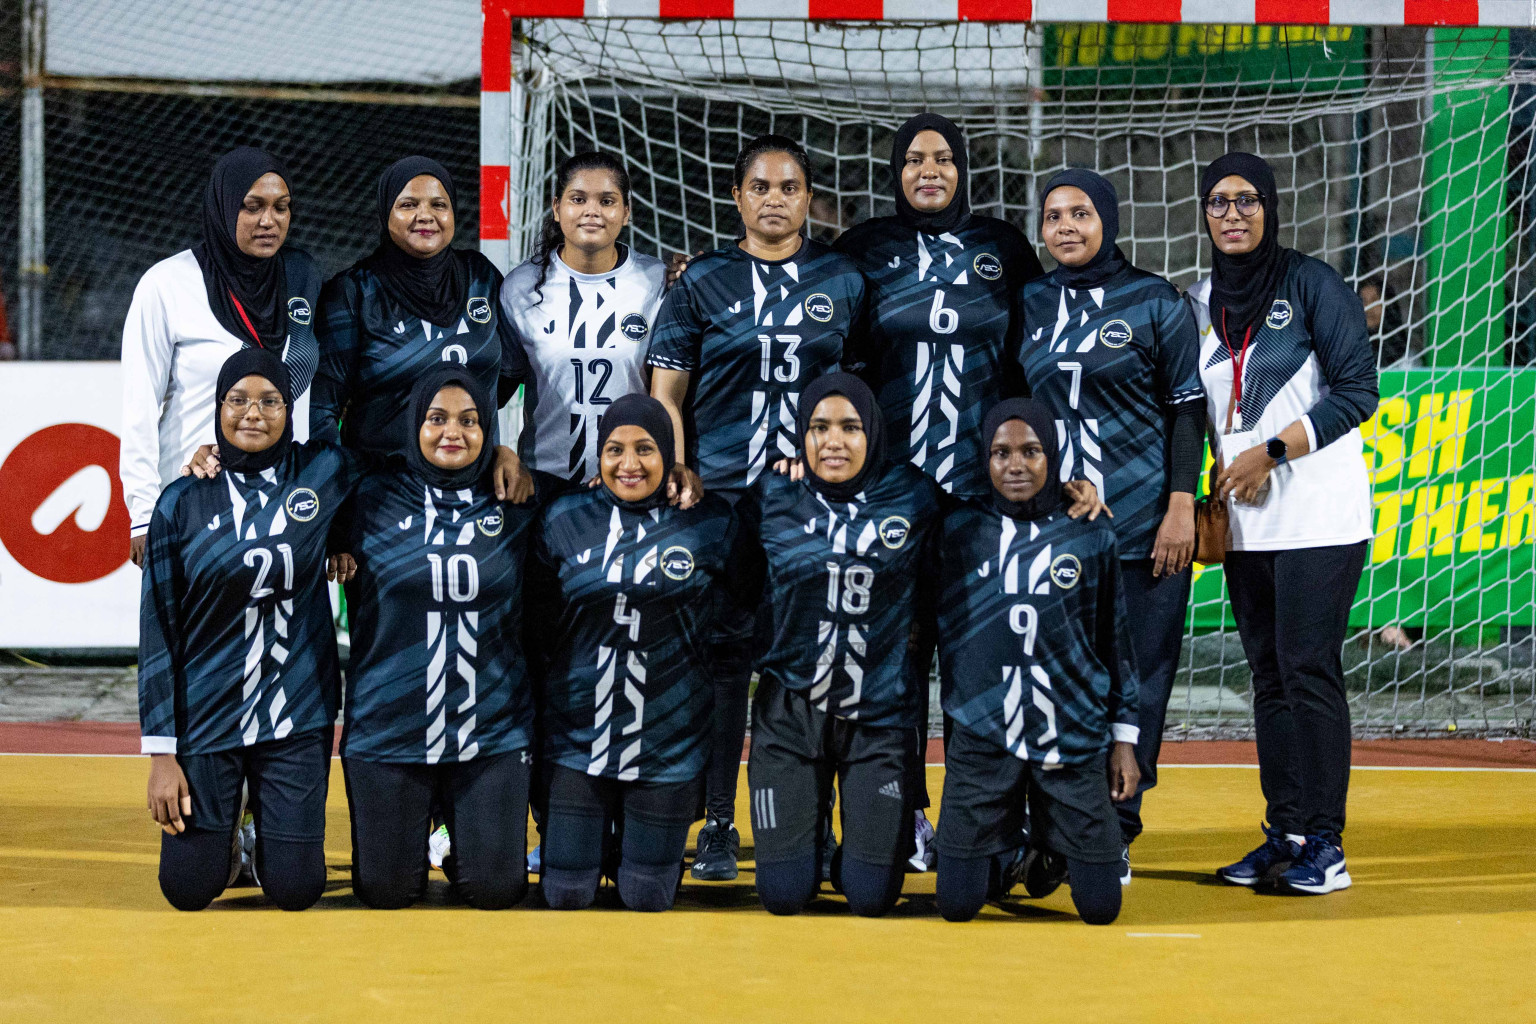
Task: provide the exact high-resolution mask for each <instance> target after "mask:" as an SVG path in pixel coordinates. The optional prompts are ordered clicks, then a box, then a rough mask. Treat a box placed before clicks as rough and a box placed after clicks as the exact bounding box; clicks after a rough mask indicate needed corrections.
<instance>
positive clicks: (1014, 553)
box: [939, 502, 1138, 766]
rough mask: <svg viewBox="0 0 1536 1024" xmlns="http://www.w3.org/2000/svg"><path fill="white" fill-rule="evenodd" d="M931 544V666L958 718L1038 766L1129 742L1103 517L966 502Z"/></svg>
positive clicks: (1132, 696)
mask: <svg viewBox="0 0 1536 1024" xmlns="http://www.w3.org/2000/svg"><path fill="white" fill-rule="evenodd" d="M939 548H940V552H941V554H940V561H941V569H940V573H939V665H940V668H941V672H942V684H943V687H942V688H943V693H944V713H945V714H947V715H949V716H950V717H951V718H952V719H953V720H954V722H955V724H956V725H957V726H959V727H961V728H964V729H966V730H967V731H969V732H971V733H973V734H975V735H977V736H980V737H982V738H983V739H986V740H990V741H991V742H993V743H995V744H997V745H998V746H999V747H1002V748H1003V749H1005V750H1007V751H1009V752H1010V753H1012V754H1013V755H1014V756H1016V757H1019V758H1021V759H1024V760H1028V761H1031V762H1034V763H1036V764H1041V765H1046V766H1050V765H1054V764H1085V763H1088V762H1090V761H1092V760H1094V759H1095V758H1097V757H1101V756H1102V755H1103V754H1104V752H1105V751H1106V750H1107V749H1108V748H1109V744H1110V742H1111V740H1112V739H1113V740H1114V741H1117V742H1126V743H1135V742H1136V739H1137V736H1138V730H1137V727H1136V726H1137V714H1136V707H1137V705H1136V700H1137V696H1136V694H1137V689H1136V682H1137V681H1136V669H1135V663H1134V660H1133V655H1132V653H1131V644H1130V632H1129V626H1128V624H1127V621H1126V607H1125V594H1124V591H1123V589H1122V588H1121V584H1120V558H1119V553H1118V552H1117V550H1116V547H1115V535H1114V531H1113V528H1112V527H1111V526H1110V525H1109V523H1108V521H1107V520H1105V519H1104V518H1100V519H1099V520H1097V521H1096V522H1091V523H1090V522H1087V521H1086V520H1074V519H1069V518H1067V516H1066V515H1065V514H1064V513H1060V512H1058V513H1056V514H1055V515H1052V516H1050V517H1049V518H1046V519H1042V520H1039V521H1036V522H1030V521H1027V520H1015V519H1013V518H1010V517H1008V516H1005V515H1002V514H1001V513H999V512H997V511H996V510H994V509H992V508H991V507H989V506H986V505H983V504H981V503H980V502H966V503H965V504H963V505H961V506H959V507H957V508H954V509H952V510H951V511H950V512H949V513H948V514H947V515H946V516H945V517H944V525H943V529H942V533H941V537H940V542H939Z"/></svg>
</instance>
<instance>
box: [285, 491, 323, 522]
mask: <svg viewBox="0 0 1536 1024" xmlns="http://www.w3.org/2000/svg"><path fill="white" fill-rule="evenodd" d="M283 507H284V508H286V509H287V510H288V518H289V519H292V520H294V521H296V522H300V523H307V522H309V521H310V520H311V519H313V518H315V516H316V515H317V514H318V513H319V511H320V495H318V494H316V493H315V492H314V491H312V490H310V489H309V488H308V487H295V488H294V489H293V490H292V491H289V492H288V500H287V501H284V502H283Z"/></svg>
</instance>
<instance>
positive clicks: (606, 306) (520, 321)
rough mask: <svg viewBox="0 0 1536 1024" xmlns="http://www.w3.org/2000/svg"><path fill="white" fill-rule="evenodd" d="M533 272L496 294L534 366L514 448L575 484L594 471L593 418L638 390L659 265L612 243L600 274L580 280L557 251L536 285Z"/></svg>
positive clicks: (519, 274) (657, 303)
mask: <svg viewBox="0 0 1536 1024" xmlns="http://www.w3.org/2000/svg"><path fill="white" fill-rule="evenodd" d="M539 269H540V267H539V264H537V263H535V262H533V261H532V260H530V261H528V262H526V263H524V264H522V265H521V266H519V267H518V268H517V269H516V270H513V271H512V273H510V274H508V275H507V280H506V283H505V284H504V285H502V289H501V308H502V312H503V313H504V314H505V316H506V322H507V323H509V324H511V325H512V329H513V332H514V333H515V334H516V335H517V339H518V341H519V342H520V343H521V344H522V346H523V350H524V352H526V353H527V355H528V363H529V365H530V366H531V367H532V370H533V372H532V373H531V374H530V376H529V383H528V385H527V392H526V395H525V397H524V400H523V432H522V435H521V436H520V438H519V439H518V450H519V454H521V456H522V458H523V461H524V462H525V463H526V464H527V465H528V466H529V467H530V468H532V469H537V470H540V471H541V472H545V473H550V474H552V475H554V476H558V477H563V478H565V479H567V480H572V481H581V480H585V479H587V478H589V477H591V476H592V475H593V474H595V473H596V472H597V422H598V420H599V419H601V418H602V415H603V413H604V412H605V411H606V410H607V408H608V406H609V405H610V404H611V403H612V402H613V400H614V399H615V398H618V397H619V396H620V395H626V394H631V393H634V392H644V391H645V389H646V377H645V354H646V349H647V347H648V344H649V341H650V336H651V325H652V324H653V323H655V321H656V314H657V312H658V311H659V310H660V309H661V296H662V293H663V292H664V291H665V290H666V281H667V275H666V267H665V265H664V264H663V263H662V262H661V260H658V259H656V258H655V257H654V256H642V255H641V254H640V253H637V252H635V251H634V250H633V249H631V248H629V247H628V246H620V247H619V262H618V265H617V266H615V267H614V268H613V269H612V270H610V271H608V272H607V273H606V274H578V273H577V272H576V271H574V270H572V269H571V268H570V267H568V266H567V265H566V264H565V261H564V260H562V259H561V258H560V256H559V255H558V254H556V255H554V256H551V257H550V260H549V269H548V272H547V273H546V275H545V277H544V281H543V284H542V285H541V286H539V287H538V288H535V285H536V284H538V281H539Z"/></svg>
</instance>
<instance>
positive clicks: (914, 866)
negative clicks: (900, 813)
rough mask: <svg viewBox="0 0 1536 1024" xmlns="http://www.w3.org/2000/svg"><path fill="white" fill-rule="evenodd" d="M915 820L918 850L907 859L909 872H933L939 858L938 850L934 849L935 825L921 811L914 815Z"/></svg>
mask: <svg viewBox="0 0 1536 1024" xmlns="http://www.w3.org/2000/svg"><path fill="white" fill-rule="evenodd" d="M913 819H914V820H913V825H914V826H915V831H916V836H915V839H916V849H914V850H913V851H912V856H910V857H908V858H907V870H908V871H909V872H922V871H932V870H933V864H934V861H935V860H936V859H937V858H938V850H937V849H936V848H935V847H934V831H933V824H932V823H931V822H929V820H928V815H927V814H926V813H925V812H923V811H922V810H921V809H919V810H918V811H916V812H915V813H914V815H913Z"/></svg>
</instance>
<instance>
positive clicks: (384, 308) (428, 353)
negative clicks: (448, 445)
mask: <svg viewBox="0 0 1536 1024" xmlns="http://www.w3.org/2000/svg"><path fill="white" fill-rule="evenodd" d="M454 204H455V194H454V187H453V177H452V176H451V175H450V174H449V173H448V171H447V170H446V169H445V168H444V167H443V166H442V165H441V164H439V163H438V162H437V161H435V160H430V159H428V158H427V157H424V156H412V157H406V158H405V159H404V160H400V161H397V162H395V163H394V164H391V165H390V166H389V168H388V169H387V170H385V172H384V173H383V174H382V175H381V176H380V177H379V188H378V199H377V209H378V218H379V244H378V247H377V248H376V249H374V251H373V252H372V253H371V254H370V255H368V256H366V257H365V258H363V259H362V260H359V261H358V262H357V263H355V264H354V265H353V266H351V267H350V268H348V269H347V270H344V271H342V272H341V273H340V274H338V275H337V276H336V277H333V278H332V279H331V280H330V281H328V282H326V285H325V289H324V291H323V292H322V293H321V296H320V320H319V324H318V330H319V332H320V353H321V358H320V369H319V372H318V373H317V374H316V375H315V401H314V410H313V413H312V419H313V429H314V432H315V436H316V437H322V438H326V439H328V440H340V441H341V442H342V443H344V444H346V445H348V446H349V447H355V448H363V449H366V450H368V451H375V452H380V453H382V454H392V453H401V454H404V453H407V452H409V451H410V450H411V449H412V448H413V447H414V446H415V444H416V439H415V437H414V427H413V426H411V425H410V424H409V422H408V421H407V420H406V419H405V418H403V417H402V416H401V415H400V414H401V412H402V411H404V410H405V408H406V403H407V400H408V398H409V396H410V395H411V392H412V389H413V388H414V387H415V384H416V381H417V380H419V379H420V378H421V377H422V375H423V374H425V373H427V372H428V371H429V370H432V369H434V368H436V367H438V366H440V365H441V364H442V363H445V362H448V363H457V364H458V365H459V366H460V367H462V368H463V370H464V372H466V373H468V374H469V375H470V376H471V377H473V378H474V380H475V383H476V385H477V386H479V388H480V389H481V390H482V391H484V392H485V394H486V396H487V397H488V398H495V400H496V407H497V408H500V406H501V405H502V404H504V403H505V402H506V400H508V399H510V398H511V397H512V394H513V392H515V391H516V390H517V387H518V385H519V384H521V383H522V382H523V380H524V379H525V378H526V377H527V374H528V362H527V357H526V356H525V355H524V354H523V349H522V346H521V345H519V344H517V341H516V337H515V335H514V333H513V331H512V329H511V327H510V325H508V324H507V323H506V322H505V321H504V319H503V316H502V313H501V303H500V293H501V272H500V271H498V270H497V269H496V268H495V267H494V266H493V265H492V264H491V261H490V260H488V259H486V258H485V257H484V256H482V255H481V254H480V253H478V252H475V251H474V250H472V249H455V248H453V246H452V242H453V235H454V227H455V208H454ZM482 412H483V415H484V419H485V424H486V425H487V427H488V428H490V427H493V426H494V422H495V409H491V408H489V407H487V408H485V409H484V410H482ZM487 436H488V437H491V438H494V437H495V433H494V431H492V432H491V433H490V434H488V435H487ZM502 458H504V459H507V460H508V461H512V455H511V453H510V452H508V453H506V454H505V455H503V456H502ZM517 468H518V469H519V470H520V469H521V467H520V465H517ZM499 483H500V480H498V484H499ZM503 490H504V488H499V491H503ZM531 490H532V487H531V480H530V479H529V478H528V477H526V475H523V476H522V486H521V487H519V488H517V489H516V490H515V493H514V497H516V498H522V497H526V496H527V494H528V493H530V492H531Z"/></svg>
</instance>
